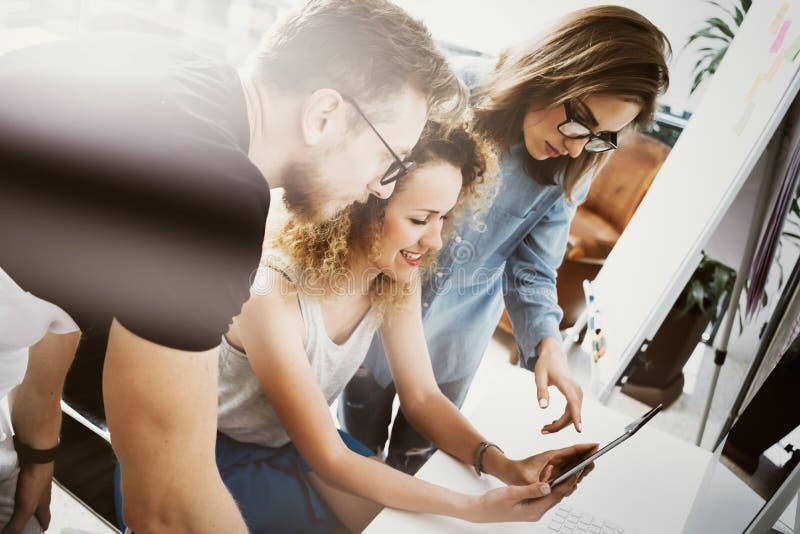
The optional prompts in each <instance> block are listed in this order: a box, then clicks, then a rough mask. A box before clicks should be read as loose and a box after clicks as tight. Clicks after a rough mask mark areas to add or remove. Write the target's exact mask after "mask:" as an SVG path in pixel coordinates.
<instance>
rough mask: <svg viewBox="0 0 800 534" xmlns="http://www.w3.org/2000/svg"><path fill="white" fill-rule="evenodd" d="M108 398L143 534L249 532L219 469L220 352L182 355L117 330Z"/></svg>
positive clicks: (130, 508) (130, 504)
mask: <svg viewBox="0 0 800 534" xmlns="http://www.w3.org/2000/svg"><path fill="white" fill-rule="evenodd" d="M103 391H104V399H105V407H106V415H107V418H108V427H109V430H110V431H111V439H112V444H113V446H114V451H115V452H116V454H117V457H118V458H119V460H120V464H121V466H122V494H123V498H124V505H123V506H124V508H123V513H124V515H125V521H126V523H128V526H130V527H131V528H132V529H133V530H135V531H136V532H137V533H138V534H145V533H147V532H176V533H179V532H187V533H188V532H192V533H202V532H226V533H228V532H230V533H237V532H239V533H245V532H247V528H246V526H245V523H244V520H243V519H242V517H241V514H240V513H239V510H238V508H237V507H236V503H235V502H234V501H233V499H232V498H231V496H230V494H229V493H228V491H227V489H226V488H225V486H224V484H223V482H222V479H221V477H220V475H219V472H218V470H217V466H216V461H215V456H214V449H215V443H216V427H217V416H216V413H217V349H212V350H210V351H206V352H200V353H197V352H183V351H178V350H174V349H169V348H166V347H163V346H160V345H156V344H154V343H151V342H149V341H147V340H145V339H142V338H140V337H138V336H136V335H134V334H133V333H131V332H130V331H128V330H127V329H125V327H123V326H122V325H121V324H120V323H118V322H117V321H116V320H115V321H114V323H113V324H112V326H111V331H110V333H109V339H108V349H107V351H106V361H105V367H104V371H103Z"/></svg>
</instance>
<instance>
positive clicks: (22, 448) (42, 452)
mask: <svg viewBox="0 0 800 534" xmlns="http://www.w3.org/2000/svg"><path fill="white" fill-rule="evenodd" d="M59 445H60V443H59V444H57V445H56V446H55V447H53V448H52V449H34V448H33V447H29V446H28V445H25V444H24V443H22V442H21V441H20V440H19V438H18V437H17V436H16V434H15V435H14V450H15V451H17V458H19V465H26V464H49V463H50V462H52V461H54V460H55V459H56V453H57V452H58V446H59Z"/></svg>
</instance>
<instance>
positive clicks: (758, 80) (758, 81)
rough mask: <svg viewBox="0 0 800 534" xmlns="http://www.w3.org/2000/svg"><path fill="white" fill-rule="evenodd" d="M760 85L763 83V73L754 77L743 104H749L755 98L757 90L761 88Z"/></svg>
mask: <svg viewBox="0 0 800 534" xmlns="http://www.w3.org/2000/svg"><path fill="white" fill-rule="evenodd" d="M762 83H764V74H763V73H762V74H759V75H758V76H756V79H755V80H753V85H751V86H750V90H749V91H747V96H746V97H744V100H745V102H750V101H752V100H753V98H755V96H756V92H758V88H759V87H761V84H762Z"/></svg>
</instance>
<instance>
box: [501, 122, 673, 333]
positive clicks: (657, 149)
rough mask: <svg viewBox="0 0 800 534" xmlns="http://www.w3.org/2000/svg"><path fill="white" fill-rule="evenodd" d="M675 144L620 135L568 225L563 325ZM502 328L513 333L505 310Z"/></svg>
mask: <svg viewBox="0 0 800 534" xmlns="http://www.w3.org/2000/svg"><path fill="white" fill-rule="evenodd" d="M669 151H670V148H669V147H668V146H667V145H666V144H664V143H662V142H661V141H657V140H656V139H653V138H652V137H650V136H648V135H645V134H642V133H631V134H629V135H627V136H626V137H625V138H624V139H622V140H621V143H620V148H619V149H617V150H615V151H614V153H613V154H612V155H611V157H610V158H609V159H608V162H607V163H606V165H605V167H603V169H602V170H601V171H600V172H599V173H598V175H597V176H596V177H595V179H594V182H593V183H592V186H591V188H590V189H589V194H588V195H587V197H586V201H585V202H584V203H583V204H582V205H580V206H578V209H577V211H576V213H575V218H574V219H573V221H572V226H570V230H569V242H568V244H567V251H566V254H565V255H564V262H563V263H562V265H561V267H560V268H559V269H558V282H557V292H558V304H559V305H560V306H561V308H562V309H563V310H564V318H563V319H562V321H561V325H560V328H561V329H562V330H564V329H566V328H568V327H570V326H572V325H573V324H575V321H576V320H577V319H578V317H580V314H581V313H582V312H583V309H584V307H585V304H584V295H583V287H582V283H583V280H593V279H594V278H595V276H596V275H597V273H598V271H600V267H602V265H603V261H604V260H605V258H606V257H607V256H608V254H609V252H611V249H612V248H614V245H615V244H616V242H617V240H618V239H619V236H620V235H621V234H622V231H623V230H624V229H625V227H626V226H627V225H628V222H629V221H630V220H631V217H633V214H634V212H635V211H636V208H637V207H639V203H640V202H641V201H642V198H644V195H645V193H647V189H648V188H649V187H650V184H651V183H652V182H653V179H654V178H655V176H656V174H657V173H658V170H659V169H660V168H661V165H662V164H663V163H664V160H665V159H666V158H667V155H668V154H669ZM499 326H500V328H502V329H503V330H505V331H506V332H509V333H512V334H513V332H512V330H511V321H510V320H509V319H508V315H507V313H506V312H505V311H504V312H503V317H502V318H501V320H500V325H499Z"/></svg>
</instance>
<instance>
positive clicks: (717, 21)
mask: <svg viewBox="0 0 800 534" xmlns="http://www.w3.org/2000/svg"><path fill="white" fill-rule="evenodd" d="M706 22H707V23H708V24H709V25H710V26H711V27H713V28H716V29H718V30H719V31H720V32H722V33H723V34H724V35H727V36H728V37H730V38H731V39H733V31H732V30H731V29H730V28H729V27H728V25H727V24H726V23H725V21H724V20H722V19H721V18H719V17H711V18H710V19H708V20H706Z"/></svg>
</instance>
